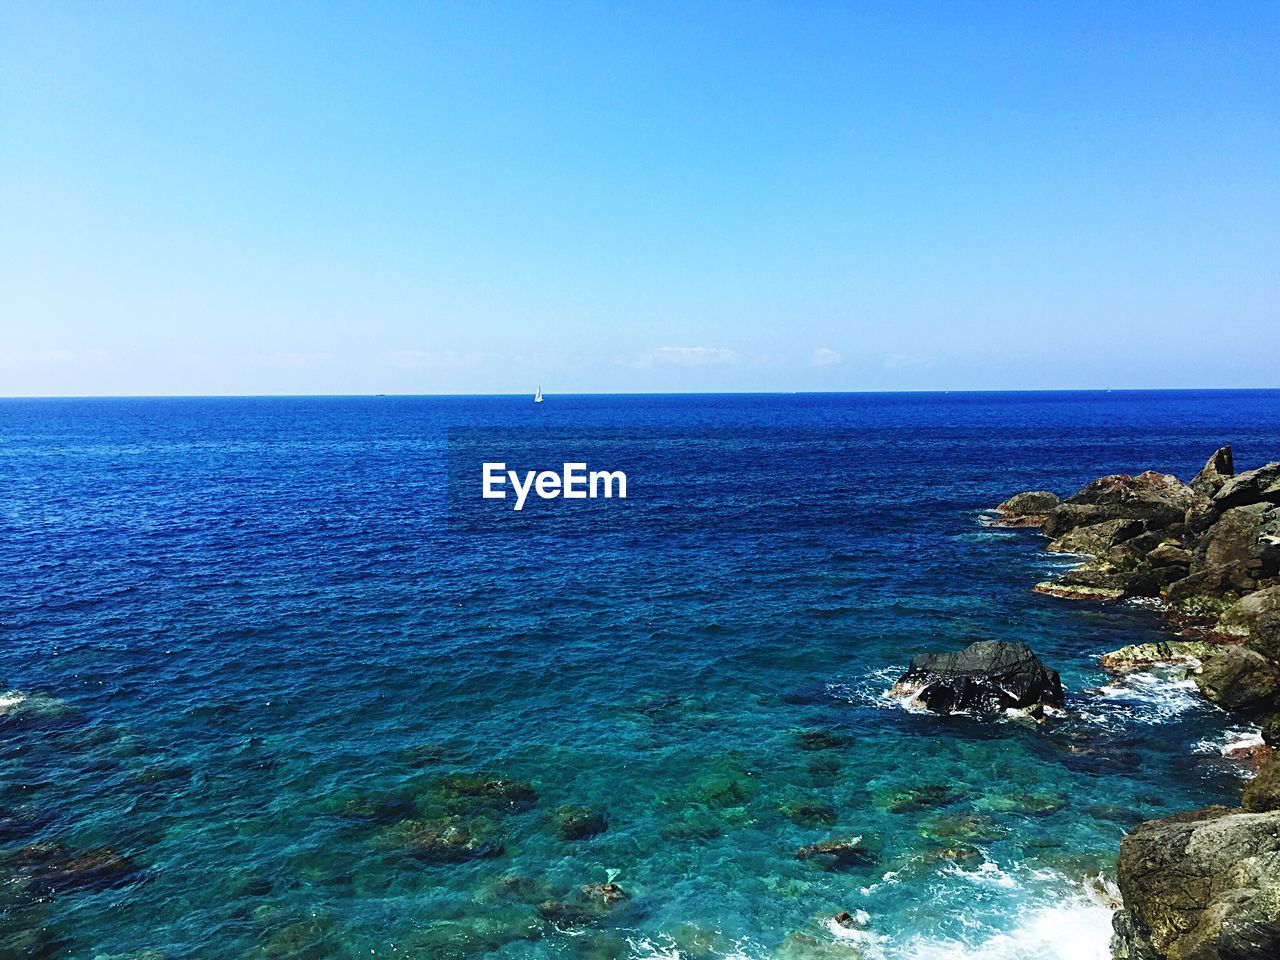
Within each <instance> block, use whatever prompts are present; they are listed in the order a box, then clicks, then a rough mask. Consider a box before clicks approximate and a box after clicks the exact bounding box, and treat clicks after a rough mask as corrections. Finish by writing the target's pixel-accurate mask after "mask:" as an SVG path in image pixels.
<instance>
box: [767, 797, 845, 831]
mask: <svg viewBox="0 0 1280 960" xmlns="http://www.w3.org/2000/svg"><path fill="white" fill-rule="evenodd" d="M778 809H779V810H780V811H781V813H782V815H783V816H784V817H786V818H787V819H788V820H790V821H791V822H792V823H802V824H803V823H819V824H822V825H823V826H828V827H829V826H831V825H832V824H833V823H835V822H836V808H835V807H833V806H831V805H830V804H826V803H784V804H783V805H782V806H780V807H779V808H778Z"/></svg>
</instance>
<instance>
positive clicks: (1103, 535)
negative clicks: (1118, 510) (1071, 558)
mask: <svg viewBox="0 0 1280 960" xmlns="http://www.w3.org/2000/svg"><path fill="white" fill-rule="evenodd" d="M1144 529H1145V527H1144V525H1143V523H1142V521H1141V520H1104V521H1102V522H1101V523H1091V524H1088V525H1087V526H1082V527H1074V528H1072V529H1071V530H1068V531H1067V532H1066V533H1064V534H1063V535H1062V536H1061V537H1059V538H1058V539H1057V540H1055V541H1053V543H1051V544H1049V547H1048V549H1049V550H1050V551H1052V552H1055V553H1085V554H1089V555H1090V556H1094V557H1105V556H1106V555H1107V554H1108V553H1109V552H1110V550H1111V548H1112V547H1114V546H1116V544H1119V543H1122V542H1124V541H1125V540H1130V539H1132V538H1133V537H1136V536H1137V535H1138V534H1140V533H1142V532H1143V530H1144Z"/></svg>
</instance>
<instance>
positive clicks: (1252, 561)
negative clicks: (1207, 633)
mask: <svg viewBox="0 0 1280 960" xmlns="http://www.w3.org/2000/svg"><path fill="white" fill-rule="evenodd" d="M1277 537H1280V508H1276V507H1273V506H1271V505H1270V504H1266V503H1253V504H1249V505H1248V506H1243V507H1232V508H1231V509H1230V510H1227V511H1225V512H1223V514H1222V515H1221V516H1220V517H1219V518H1218V519H1217V521H1216V522H1215V523H1214V524H1213V526H1211V527H1210V528H1209V530H1208V531H1207V532H1206V533H1205V535H1204V537H1203V539H1201V541H1200V542H1199V544H1198V545H1197V547H1196V550H1195V553H1194V555H1193V557H1192V562H1191V573H1192V574H1197V573H1205V572H1208V571H1218V572H1219V581H1220V582H1221V583H1224V584H1226V585H1228V586H1230V587H1233V588H1237V589H1241V590H1246V591H1248V590H1253V589H1255V588H1256V587H1257V586H1258V580H1259V579H1260V578H1264V577H1271V576H1275V574H1276V573H1277V572H1278V571H1280V547H1278V546H1276V544H1275V543H1273V542H1272V541H1273V539H1275V538H1277Z"/></svg>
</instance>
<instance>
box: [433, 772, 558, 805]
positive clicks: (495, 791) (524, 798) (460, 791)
mask: <svg viewBox="0 0 1280 960" xmlns="http://www.w3.org/2000/svg"><path fill="white" fill-rule="evenodd" d="M537 799H538V793H537V791H536V790H534V788H533V785H532V784H529V783H526V782H525V781H523V780H511V779H507V778H505V777H493V776H488V775H486V774H481V773H454V774H450V775H448V776H446V777H442V778H441V779H440V780H438V781H437V782H436V783H435V785H434V789H433V790H431V791H430V792H429V793H428V794H427V795H426V796H425V797H424V798H422V800H423V802H424V803H425V804H426V805H430V804H432V803H437V802H438V803H442V804H444V805H445V806H446V807H449V808H450V809H452V810H455V811H458V812H461V811H463V810H469V809H478V808H489V809H493V810H526V809H528V808H529V807H531V806H533V804H534V802H535V801H536V800H537Z"/></svg>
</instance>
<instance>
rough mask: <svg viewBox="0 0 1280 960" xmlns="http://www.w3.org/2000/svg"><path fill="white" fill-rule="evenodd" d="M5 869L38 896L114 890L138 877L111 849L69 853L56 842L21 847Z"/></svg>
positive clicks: (136, 869) (134, 867) (136, 870)
mask: <svg viewBox="0 0 1280 960" xmlns="http://www.w3.org/2000/svg"><path fill="white" fill-rule="evenodd" d="M9 867H10V870H11V871H12V872H13V874H14V875H15V877H17V878H20V879H21V880H22V881H25V887H26V889H27V890H28V891H29V892H31V893H33V894H35V895H37V896H40V897H46V896H52V895H54V894H59V893H67V892H69V891H72V890H114V889H116V888H118V887H122V886H125V885H126V884H129V883H133V882H134V881H136V880H138V879H140V878H141V877H142V871H141V869H140V868H139V867H138V865H137V864H135V863H134V862H133V861H132V860H130V859H129V858H128V857H125V856H121V855H120V854H118V853H116V852H115V851H114V850H110V849H107V848H105V847H104V848H98V849H93V850H73V849H71V848H69V847H64V846H62V845H61V844H56V843H37V844H32V845H31V846H29V847H23V848H22V849H21V850H19V851H18V853H17V854H16V856H14V857H13V859H12V861H11V862H10V864H9Z"/></svg>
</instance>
